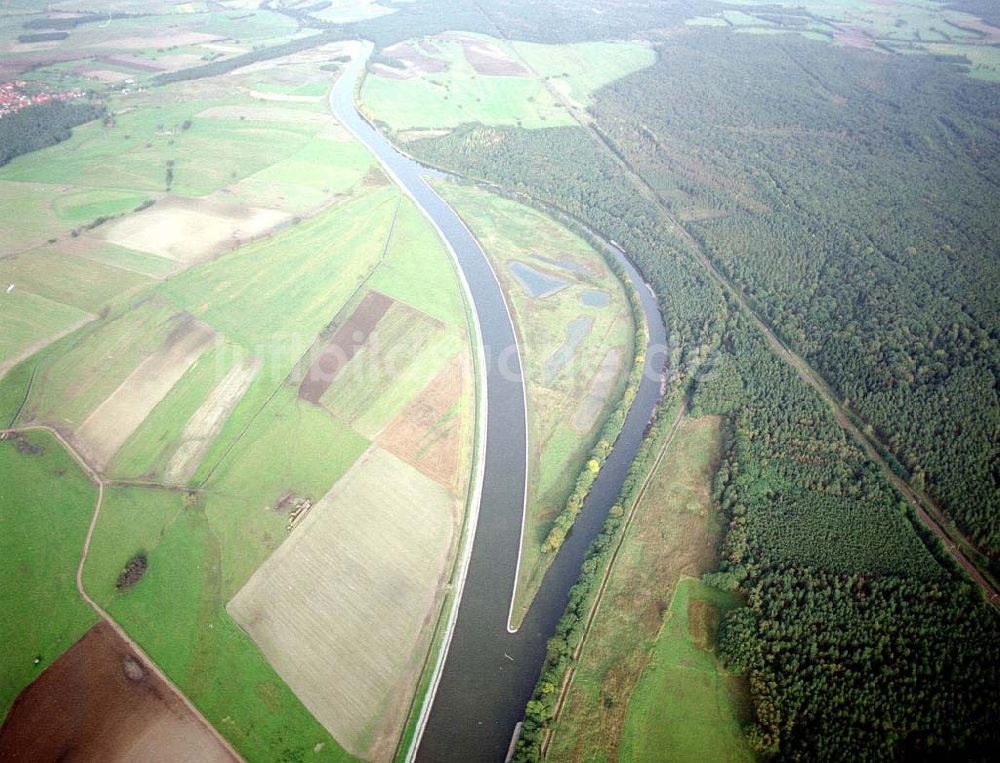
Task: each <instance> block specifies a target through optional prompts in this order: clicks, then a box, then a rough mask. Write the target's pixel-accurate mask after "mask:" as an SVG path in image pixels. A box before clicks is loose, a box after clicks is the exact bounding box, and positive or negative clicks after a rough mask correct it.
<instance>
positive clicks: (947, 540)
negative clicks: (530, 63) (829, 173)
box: [550, 86, 1000, 608]
mask: <svg viewBox="0 0 1000 763" xmlns="http://www.w3.org/2000/svg"><path fill="white" fill-rule="evenodd" d="M551 89H552V88H551V86H550V90H551ZM552 92H553V94H554V95H555V96H556V97H557V98H559V97H560V94H559V93H558V92H557V91H555V90H552ZM570 113H571V114H573V116H574V118H575V119H576V120H577V121H578V122H579V123H580V125H581V126H582V127H585V128H588V129H590V130H591V134H592V136H593V138H594V141H595V142H596V143H597V144H598V145H599V146H600V147H602V149H603V150H605V151H606V152H607V153H608V155H609V156H610V157H611V159H612V160H613V161H614V162H615V163H616V164H618V165H619V166H620V167H622V168H623V169H624V170H625V172H626V173H627V174H628V176H629V177H631V178H632V179H633V180H635V182H636V183H637V184H638V185H639V186H640V187H641V188H642V189H643V190H644V191H645V193H646V195H647V196H649V198H650V199H651V200H652V201H653V202H655V203H656V204H657V206H658V207H659V209H660V214H661V216H662V219H663V221H664V222H665V223H666V225H667V226H668V228H669V229H670V231H671V232H672V233H674V234H675V235H677V236H678V237H679V238H681V239H683V240H684V241H685V242H686V243H687V244H689V245H690V247H691V250H692V252H693V253H694V255H695V258H696V259H697V260H698V263H699V264H700V265H701V266H702V267H703V268H704V269H705V271H706V272H707V273H708V275H709V276H710V277H711V278H712V280H714V281H715V282H716V283H717V284H719V286H721V287H722V289H723V291H725V292H727V293H729V294H732V295H733V296H734V297H735V298H736V300H737V303H738V304H739V306H740V308H741V309H742V310H743V312H744V314H745V315H746V316H747V317H749V318H750V320H751V321H753V323H754V325H755V326H756V327H757V328H759V329H760V330H761V331H762V332H763V333H764V336H765V337H766V338H767V341H768V343H769V344H770V345H771V348H772V350H773V351H774V352H775V354H777V355H778V357H780V358H781V359H782V360H784V361H785V362H786V363H788V364H789V365H790V366H792V368H794V369H795V371H796V372H797V373H798V374H799V376H801V377H802V379H803V381H805V382H806V383H807V384H809V385H810V386H811V387H812V388H813V389H815V390H816V391H817V392H818V393H819V394H820V396H821V397H822V398H823V399H824V400H825V401H826V402H827V404H828V405H829V406H830V407H831V409H832V410H833V413H834V418H835V419H836V421H837V423H838V424H839V425H840V426H841V427H843V428H844V430H845V431H846V432H847V433H848V434H849V435H850V436H851V437H852V438H853V439H854V440H855V441H856V442H857V443H858V444H859V445H860V446H861V447H862V449H864V451H865V453H867V454H868V456H869V458H871V460H872V461H874V462H875V464H876V465H878V467H879V468H880V469H881V470H882V473H883V474H884V475H885V477H886V479H888V480H889V482H891V483H892V484H893V485H894V486H895V487H896V489H897V490H899V492H900V493H901V494H902V495H903V497H904V498H905V499H906V501H907V502H908V503H909V504H910V505H911V506H912V507H913V510H914V511H915V512H916V514H917V517H918V518H919V519H920V521H921V522H922V523H923V524H924V525H925V526H926V527H927V528H928V529H929V530H930V531H931V532H933V533H934V534H935V535H936V536H937V537H938V538H939V539H940V540H941V543H942V544H943V545H944V547H945V549H946V550H947V551H948V553H949V554H950V555H951V557H952V558H953V559H954V560H955V562H956V563H957V564H958V565H959V566H960V567H962V568H963V569H964V570H965V571H966V572H967V573H968V574H969V577H971V578H972V582H973V583H975V584H976V586H977V587H979V588H980V589H981V590H982V592H983V595H984V596H985V597H986V600H987V601H989V602H990V603H991V604H992V605H993V606H994V607H997V608H1000V590H998V587H997V586H996V585H995V584H994V583H993V582H992V581H990V580H988V579H987V578H986V577H984V575H983V573H982V572H981V571H980V569H979V567H978V566H977V565H976V564H975V563H974V562H973V561H972V560H971V559H970V558H969V552H970V551H973V550H974V547H973V546H972V544H971V543H970V542H969V540H968V539H967V538H965V537H964V536H963V535H962V534H961V532H959V531H958V529H957V528H955V527H954V526H953V525H951V524H950V523H949V522H948V520H947V517H946V515H945V513H944V511H942V510H941V508H940V507H939V506H938V505H937V504H936V503H935V502H934V501H932V500H931V499H930V498H929V497H928V496H926V495H919V496H918V495H917V494H916V493H915V492H914V490H913V488H912V487H911V486H910V484H909V483H908V482H907V481H905V480H903V479H902V478H900V477H899V476H897V475H896V473H895V472H894V471H893V470H892V468H891V467H890V466H889V464H888V462H887V461H886V460H885V459H884V458H883V457H882V455H881V453H880V452H879V451H880V450H888V449H887V448H885V446H884V444H883V443H881V442H880V441H878V440H876V439H875V438H874V437H871V436H869V435H866V434H865V433H864V432H862V431H861V429H859V428H858V426H857V425H855V423H854V421H853V419H852V418H851V416H850V415H849V414H848V412H847V410H846V409H845V408H844V406H843V405H842V404H841V402H840V400H839V399H838V398H837V395H836V393H835V392H834V391H833V389H832V388H831V387H830V385H829V384H827V382H826V380H825V379H824V378H823V377H822V376H820V374H819V373H817V372H816V370H815V369H813V368H812V366H810V365H809V363H807V362H806V360H805V359H804V358H802V357H800V356H799V355H798V354H796V353H795V352H793V351H792V350H791V349H789V348H788V347H787V346H785V344H784V343H783V342H782V341H781V340H780V339H778V337H777V335H776V334H775V333H774V332H773V331H771V328H770V327H769V326H768V325H767V323H765V322H764V320H763V319H761V318H760V316H758V315H757V313H756V312H755V311H754V309H753V308H752V307H751V306H750V305H749V304H748V303H747V300H746V297H745V295H744V294H743V292H742V291H741V290H739V289H737V288H736V287H735V286H734V285H733V284H732V283H731V282H730V281H729V279H728V278H726V276H725V275H723V274H722V272H721V271H719V270H718V268H716V267H715V264H714V263H713V262H712V261H711V260H710V259H709V258H708V255H707V254H705V250H704V249H703V248H702V246H701V244H700V243H699V242H698V241H697V239H695V238H694V236H692V235H691V234H690V233H689V232H688V230H687V228H685V227H684V225H683V224H682V223H680V222H679V221H678V220H677V219H676V218H674V217H673V216H672V215H671V214H670V213H669V212H668V210H667V209H666V207H665V206H664V205H663V204H662V203H661V201H660V197H659V195H658V194H657V192H656V190H655V189H654V188H653V187H652V186H651V185H650V184H649V183H648V182H646V179H645V178H644V177H643V176H642V175H641V174H640V173H639V172H637V171H636V170H635V168H634V167H633V166H632V165H631V164H629V163H628V161H626V160H625V159H624V158H623V157H622V156H621V155H620V154H619V153H618V152H617V150H616V149H615V148H613V147H612V146H610V145H609V144H608V143H607V142H606V139H605V138H604V137H603V136H602V135H601V134H600V133H599V132H598V131H597V130H595V129H593V126H592V125H591V124H590V122H589V119H588V118H587V116H586V114H584V113H582V112H581V111H580V110H579V109H570Z"/></svg>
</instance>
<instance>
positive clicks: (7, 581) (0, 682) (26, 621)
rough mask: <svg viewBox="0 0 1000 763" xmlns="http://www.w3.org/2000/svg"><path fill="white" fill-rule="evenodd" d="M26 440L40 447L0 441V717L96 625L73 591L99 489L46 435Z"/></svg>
mask: <svg viewBox="0 0 1000 763" xmlns="http://www.w3.org/2000/svg"><path fill="white" fill-rule="evenodd" d="M23 443H24V444H27V445H28V446H31V447H35V448H41V449H42V452H40V453H38V454H32V453H22V452H20V451H19V449H18V447H17V443H16V442H15V441H13V440H4V441H0V559H2V560H3V574H2V575H0V643H2V644H3V649H0V718H2V717H3V716H4V715H6V713H7V710H8V709H9V708H10V706H11V704H12V703H13V701H14V698H15V697H16V696H17V695H18V693H20V691H21V690H22V689H24V687H26V686H27V685H28V684H30V683H31V682H32V681H33V680H34V679H35V678H37V677H38V675H39V673H41V672H42V671H43V670H44V669H45V668H46V667H48V666H49V665H51V664H52V662H53V661H54V660H55V659H56V658H57V657H59V655H60V654H62V653H63V652H64V651H65V650H66V649H68V648H69V647H70V646H71V645H72V644H73V643H74V642H76V641H77V639H79V638H80V637H81V636H82V635H83V634H84V633H85V632H86V631H87V629H88V628H90V626H91V625H93V624H94V623H96V622H97V615H96V614H95V613H94V612H93V610H91V609H90V607H88V606H87V605H86V604H85V603H84V601H83V599H82V598H80V596H79V594H78V593H77V590H76V568H77V565H78V564H79V562H80V554H81V553H82V550H83V542H84V539H85V538H86V535H87V528H88V527H89V525H90V520H91V517H92V516H93V513H94V504H95V503H96V501H97V488H96V487H95V486H94V485H93V484H92V483H91V482H90V480H89V479H87V477H86V475H85V474H84V473H83V471H82V470H81V469H80V467H79V466H78V465H77V463H76V462H75V461H74V460H73V459H72V457H71V456H70V455H69V454H68V453H67V452H66V451H65V450H64V449H63V447H62V445H60V443H59V442H58V441H57V440H56V439H55V438H54V437H52V436H51V435H49V434H48V433H45V432H33V433H31V434H27V435H25V436H24V440H23ZM36 659H38V661H39V662H38V664H37V665H36V664H34V661H35V660H36Z"/></svg>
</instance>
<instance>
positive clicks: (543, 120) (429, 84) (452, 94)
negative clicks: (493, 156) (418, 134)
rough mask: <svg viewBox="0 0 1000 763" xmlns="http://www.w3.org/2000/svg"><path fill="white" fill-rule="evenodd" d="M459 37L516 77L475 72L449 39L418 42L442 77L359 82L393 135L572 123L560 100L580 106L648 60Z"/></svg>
mask: <svg viewBox="0 0 1000 763" xmlns="http://www.w3.org/2000/svg"><path fill="white" fill-rule="evenodd" d="M462 37H463V39H465V40H466V41H469V42H471V43H473V44H476V43H478V44H483V45H488V46H491V47H492V48H493V49H496V50H499V51H500V53H501V55H502V56H505V57H506V59H507V60H508V61H509V62H511V65H512V66H513V67H516V69H515V70H514V71H515V73H514V74H513V75H504V76H494V75H490V74H478V73H477V72H476V70H475V68H473V66H472V64H471V63H470V62H469V61H468V60H467V58H466V53H465V50H464V48H463V44H462V42H460V41H459V40H456V39H453V37H452V36H444V35H442V36H439V37H431V38H426V39H425V40H421V41H419V42H420V43H421V44H422V45H423V44H424V43H426V47H425V46H422V47H421V49H420V50H421V53H423V54H425V55H427V49H428V47H429V48H430V49H432V50H433V51H435V52H433V53H431V54H430V57H431V58H434V59H436V60H437V61H439V62H444V63H445V64H446V65H447V67H448V69H447V71H443V72H426V73H419V74H418V75H417V76H413V77H411V78H409V79H396V78H393V77H390V76H380V75H379V74H378V72H379V69H377V68H376V69H374V71H373V73H370V74H369V76H368V77H366V78H365V82H364V86H363V87H362V91H361V98H362V101H363V102H364V103H365V105H366V106H367V107H368V108H369V110H370V111H371V112H372V114H374V116H375V117H376V118H377V119H379V120H381V121H383V122H385V123H387V124H388V125H389V126H390V127H392V128H393V129H395V130H406V129H415V128H431V129H433V128H451V127H457V126H458V125H460V124H463V123H465V122H481V123H483V124H487V125H518V126H520V127H525V128H539V127H559V126H565V125H574V124H576V121H575V119H574V117H573V116H572V115H571V114H570V112H569V110H568V109H567V107H566V104H564V103H563V99H564V98H565V99H568V100H569V101H571V102H572V103H573V105H576V106H580V107H583V106H586V105H587V104H588V103H589V102H590V95H591V93H593V92H594V91H595V90H596V89H598V88H599V87H602V86H603V85H606V84H608V83H609V82H611V81H613V80H615V79H617V78H619V77H622V76H624V75H625V74H628V73H630V72H632V71H635V70H636V69H640V68H642V67H643V66H648V65H649V64H651V63H652V62H653V60H654V54H653V52H652V50H651V49H649V48H648V47H646V46H645V45H642V44H638V43H610V42H609V43H603V42H594V43H590V42H588V43H577V44H573V45H538V44H531V43H521V42H518V43H507V42H504V41H501V40H497V39H494V38H491V37H485V36H482V35H464V34H463V35H462ZM390 54H391V51H390V52H389V53H386V54H385V55H386V56H387V57H390Z"/></svg>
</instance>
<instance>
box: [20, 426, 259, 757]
mask: <svg viewBox="0 0 1000 763" xmlns="http://www.w3.org/2000/svg"><path fill="white" fill-rule="evenodd" d="M31 431H45V432H48V433H49V434H51V435H52V436H53V437H55V438H56V439H57V440H58V441H59V442H60V443H61V444H62V446H63V447H64V448H65V449H66V452H67V453H69V454H70V455H71V456H72V457H73V460H75V461H76V462H77V463H78V464H79V465H80V467H81V468H82V469H83V470H84V472H86V474H87V476H88V477H89V478H90V480H91V482H93V483H94V484H95V485H97V503H96V504H95V505H94V516H93V517H92V518H91V520H90V527H89V528H88V529H87V537H86V539H85V540H84V542H83V551H82V553H81V554H80V564H79V565H78V566H77V568H76V590H77V592H78V593H79V594H80V597H81V598H82V599H83V600H84V601H85V602H87V604H88V605H90V607H91V608H92V609H93V610H94V611H95V612H97V614H98V615H99V616H100V618H101V620H102V621H104V623H105V624H106V625H107V627H109V628H110V629H111V630H112V631H114V633H115V635H116V636H118V638H120V639H121V640H122V641H123V642H124V643H125V645H126V646H127V647H128V648H129V649H130V650H131V652H132V656H133V658H134V659H135V660H136V662H138V663H139V665H140V666H141V667H142V668H143V669H144V670H145V671H146V672H147V673H151V674H152V675H153V676H155V678H156V679H157V680H158V681H159V682H160V683H162V685H163V686H164V687H166V688H167V689H169V690H170V691H171V692H172V693H173V695H174V697H175V699H177V700H178V701H179V702H181V703H182V704H183V705H184V706H185V707H186V708H187V709H188V711H189V712H190V713H191V715H192V716H193V717H194V718H196V719H197V720H198V721H200V724H201V727H202V728H203V729H204V730H205V731H207V732H208V733H210V734H211V735H212V736H214V737H215V739H216V741H217V742H218V743H219V745H221V747H222V748H223V749H224V750H225V751H226V753H227V757H226V758H225V759H226V760H242V758H241V757H240V755H239V753H237V752H236V749H235V748H234V747H233V746H232V745H231V744H230V743H229V741H228V740H227V739H226V738H225V737H223V736H222V735H221V734H220V733H219V732H218V731H216V729H215V727H214V726H212V724H211V723H209V722H208V719H207V718H205V716H204V715H202V714H201V711H200V710H198V708H197V707H195V706H194V703H193V702H191V700H189V699H188V698H187V697H186V696H184V694H182V693H181V691H180V689H178V688H177V686H176V685H175V684H174V683H173V681H171V680H170V679H169V678H167V675H166V674H165V673H164V672H163V671H162V670H160V668H159V667H158V666H157V665H156V663H154V662H153V661H152V660H151V659H149V657H148V656H147V655H146V653H145V652H143V651H142V649H141V648H140V647H139V645H138V644H136V643H135V642H134V641H133V640H132V639H131V638H130V637H129V636H128V634H127V633H125V630H124V629H123V628H122V627H121V626H120V625H119V624H118V623H116V622H115V621H114V620H112V619H111V616H110V615H109V614H108V613H107V612H105V611H104V610H103V609H102V608H101V606H100V605H99V604H98V603H97V602H96V601H94V600H93V599H92V598H90V595H89V594H88V593H87V591H86V589H85V588H84V587H83V567H84V565H85V564H86V563H87V555H88V554H89V552H90V541H91V539H92V538H93V537H94V530H95V528H96V527H97V520H98V519H99V518H100V516H101V506H103V505H104V481H103V480H102V479H101V477H100V475H98V473H97V472H96V471H95V470H94V469H93V467H91V466H90V464H88V463H87V462H86V461H85V460H84V459H83V457H82V456H81V455H80V454H79V453H78V452H77V451H76V449H74V448H73V446H72V445H70V444H69V443H68V442H67V441H66V439H65V438H64V437H63V436H62V435H61V434H59V432H57V431H56V430H55V429H52V428H51V427H47V426H42V425H35V426H28V427H20V428H17V429H3V430H0V437H6V436H8V435H12V434H20V433H23V432H31ZM0 757H2V756H0ZM31 759H32V760H34V758H31Z"/></svg>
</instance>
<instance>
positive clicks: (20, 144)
mask: <svg viewBox="0 0 1000 763" xmlns="http://www.w3.org/2000/svg"><path fill="white" fill-rule="evenodd" d="M103 115H104V107H103V106H101V105H99V104H95V103H89V102H87V101H50V102H49V103H37V104H34V105H32V106H28V107H27V108H24V109H21V110H20V111H15V112H14V113H13V114H8V115H7V116H5V117H4V118H3V119H0V166H2V165H4V164H6V163H7V162H9V161H10V160H11V159H13V158H14V157H16V156H20V155H21V154H26V153H28V152H29V151H37V150H38V149H40V148H45V147H46V146H51V145H54V144H56V143H59V142H60V141H63V140H67V139H68V138H69V137H70V135H72V130H73V128H74V127H76V126H77V125H81V124H83V123H84V122H89V121H90V120H92V119H97V118H98V117H101V116H103Z"/></svg>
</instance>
